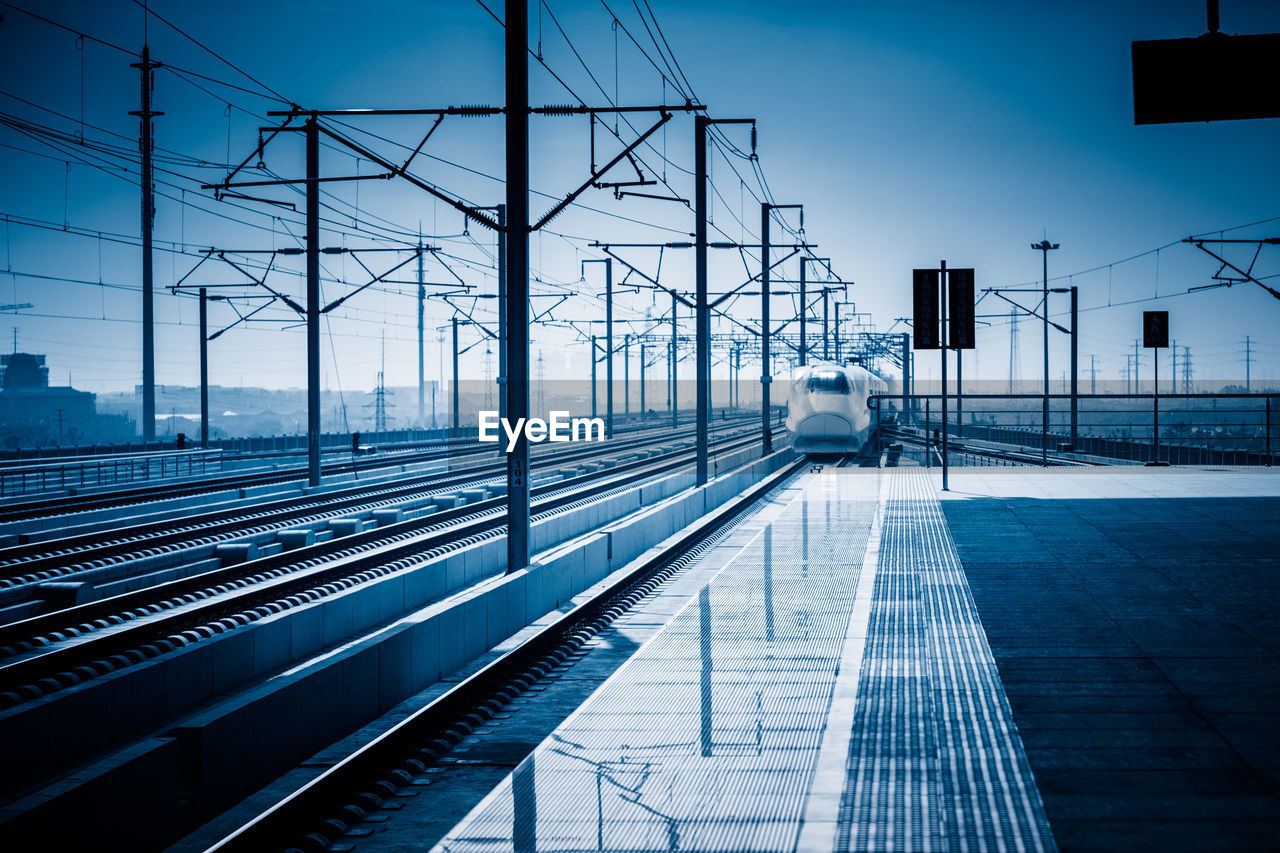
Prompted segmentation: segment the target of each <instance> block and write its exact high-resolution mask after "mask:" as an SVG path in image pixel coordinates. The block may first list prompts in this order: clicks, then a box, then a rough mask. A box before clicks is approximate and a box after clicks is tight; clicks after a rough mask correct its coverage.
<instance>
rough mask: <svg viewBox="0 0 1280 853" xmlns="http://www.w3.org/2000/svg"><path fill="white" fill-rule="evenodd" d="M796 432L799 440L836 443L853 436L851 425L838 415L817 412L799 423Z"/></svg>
mask: <svg viewBox="0 0 1280 853" xmlns="http://www.w3.org/2000/svg"><path fill="white" fill-rule="evenodd" d="M798 431H799V434H800V437H801V438H813V439H825V440H827V441H838V440H840V439H846V438H850V437H852V436H853V424H851V423H849V421H848V420H847V419H846V418H843V417H841V416H840V415H833V414H831V413H830V412H819V413H818V414H814V415H810V416H809V417H807V418H805V419H804V420H803V421H801V422H800V424H799V430H798Z"/></svg>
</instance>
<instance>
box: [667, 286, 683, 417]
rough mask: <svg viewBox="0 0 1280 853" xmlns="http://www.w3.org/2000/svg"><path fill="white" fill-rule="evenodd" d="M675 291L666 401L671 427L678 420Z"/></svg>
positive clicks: (672, 293) (672, 292)
mask: <svg viewBox="0 0 1280 853" xmlns="http://www.w3.org/2000/svg"><path fill="white" fill-rule="evenodd" d="M678 304H679V303H678V302H677V301H676V292H675V291H674V290H672V291H671V358H670V365H671V370H670V373H669V375H668V377H667V403H668V404H669V405H670V406H671V428H672V429H675V428H676V426H677V425H679V422H680V415H679V406H680V404H679V399H678V397H679V393H680V390H679V387H678V386H677V385H676V346H677V342H676V306H677V305H678Z"/></svg>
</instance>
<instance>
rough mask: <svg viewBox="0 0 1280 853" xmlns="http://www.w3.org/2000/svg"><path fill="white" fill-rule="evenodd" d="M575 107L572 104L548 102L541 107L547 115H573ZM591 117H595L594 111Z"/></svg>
mask: <svg viewBox="0 0 1280 853" xmlns="http://www.w3.org/2000/svg"><path fill="white" fill-rule="evenodd" d="M577 109H578V108H577V107H576V106H574V105H573V104H548V105H547V106H546V107H544V108H543V112H544V113H545V114H546V115H549V116H568V115H573V114H574V112H575V111H576V110H577ZM592 117H593V118H594V117H595V114H594V113H592Z"/></svg>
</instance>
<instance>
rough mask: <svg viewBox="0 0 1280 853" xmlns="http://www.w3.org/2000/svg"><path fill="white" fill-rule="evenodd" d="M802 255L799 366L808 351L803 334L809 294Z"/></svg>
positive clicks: (803, 362) (804, 360) (805, 266)
mask: <svg viewBox="0 0 1280 853" xmlns="http://www.w3.org/2000/svg"><path fill="white" fill-rule="evenodd" d="M808 266H809V265H808V264H807V263H805V258H804V256H803V255H801V256H800V366H801V367H804V366H805V364H806V362H807V356H808V353H809V343H808V337H807V335H806V334H805V322H806V320H807V319H808V314H809V305H808V301H809V294H808V291H807V287H806V284H805V269H807V268H808Z"/></svg>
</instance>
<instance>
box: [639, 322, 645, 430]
mask: <svg viewBox="0 0 1280 853" xmlns="http://www.w3.org/2000/svg"><path fill="white" fill-rule="evenodd" d="M645 350H646V346H645V344H644V342H643V341H641V343H640V420H641V421H642V422H643V421H644V418H645V413H646V409H645V407H644V367H645V365H644V360H645V358H646V357H647V353H646V352H645Z"/></svg>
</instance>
